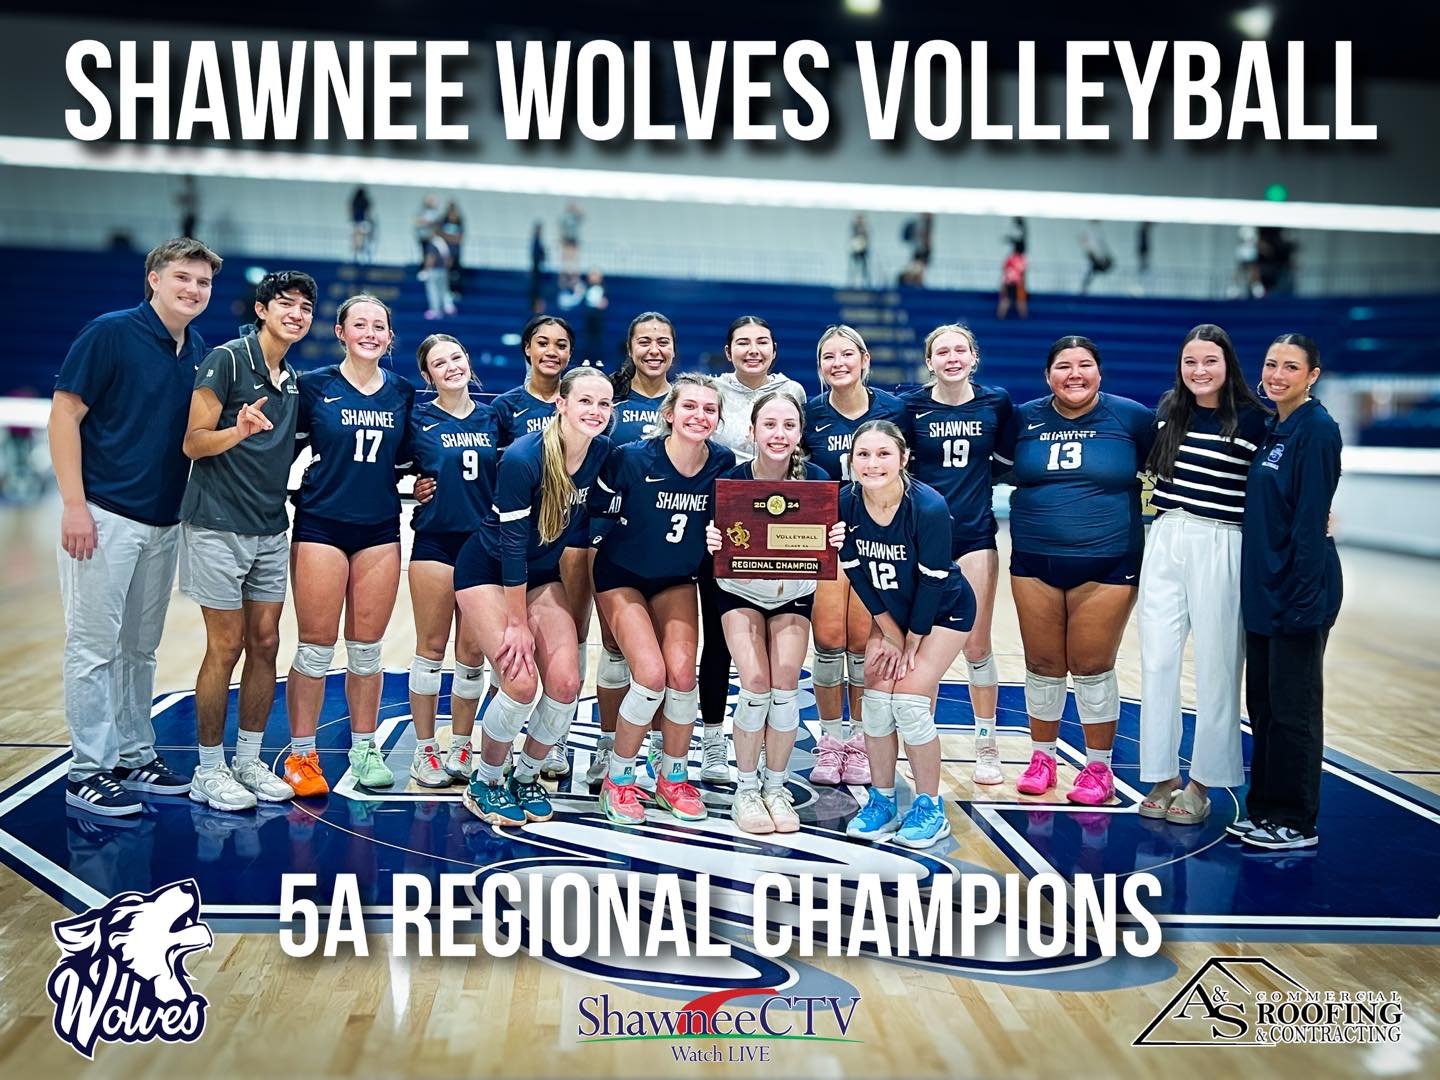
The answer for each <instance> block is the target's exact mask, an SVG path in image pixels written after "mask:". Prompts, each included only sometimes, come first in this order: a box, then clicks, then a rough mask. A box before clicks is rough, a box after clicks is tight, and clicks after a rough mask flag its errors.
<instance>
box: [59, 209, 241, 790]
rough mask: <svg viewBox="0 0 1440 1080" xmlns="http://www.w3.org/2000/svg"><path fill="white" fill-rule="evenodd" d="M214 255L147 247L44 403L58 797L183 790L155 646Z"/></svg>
mask: <svg viewBox="0 0 1440 1080" xmlns="http://www.w3.org/2000/svg"><path fill="white" fill-rule="evenodd" d="M219 270H220V256H218V255H216V254H215V253H214V252H213V251H211V250H210V249H209V248H207V247H206V246H205V245H204V244H202V243H200V242H199V241H197V240H191V239H189V238H186V237H181V238H179V239H175V240H170V241H167V242H166V243H164V244H161V245H160V246H159V247H157V248H155V249H154V250H153V251H151V252H150V254H149V255H147V256H146V257H145V302H144V303H142V304H140V305H139V306H138V307H136V308H132V309H131V310H129V311H114V312H110V313H109V314H108V315H101V316H100V317H99V318H97V319H95V320H93V321H92V322H91V323H90V324H89V325H88V326H86V327H85V329H84V330H82V331H81V332H80V336H79V337H78V338H76V339H75V343H74V344H73V345H72V346H71V347H70V352H69V354H68V355H67V356H66V357H65V362H64V364H63V365H61V368H60V375H59V377H58V378H57V379H56V380H55V396H54V400H53V401H52V403H51V407H50V457H51V460H52V461H53V463H54V466H55V479H56V482H57V484H58V486H59V488H60V497H61V499H62V500H63V502H64V510H63V512H62V514H61V517H60V550H59V562H60V593H61V597H62V599H63V602H64V606H65V662H64V677H65V721H66V723H67V724H69V726H70V744H71V751H72V755H73V756H72V759H71V762H70V774H69V776H70V782H69V784H68V785H67V788H66V793H65V800H66V802H68V803H70V804H71V805H73V806H78V807H81V808H83V809H86V810H89V811H91V812H93V813H97V814H103V815H107V816H111V817H116V816H123V815H126V814H138V813H139V812H140V803H139V802H138V801H137V800H136V798H135V796H134V795H133V794H131V792H141V793H145V794H155V795H185V794H186V793H187V792H188V791H189V790H190V778H189V777H187V776H178V775H176V774H175V773H173V772H171V771H170V770H169V769H168V768H166V766H165V763H164V761H162V760H161V759H160V758H159V757H158V756H157V755H156V753H155V729H154V728H153V727H152V726H151V724H150V698H151V692H152V690H153V688H154V684H155V649H156V647H157V646H158V645H159V644H160V634H161V631H162V630H163V629H164V627H165V610H166V608H167V607H169V604H170V588H171V585H172V583H173V582H174V580H175V560H176V551H177V545H178V541H179V538H180V532H179V529H177V528H176V526H177V525H178V523H179V521H180V500H181V498H182V496H183V495H184V492H185V479H186V477H187V475H188V474H189V471H190V462H189V461H188V460H187V459H186V457H185V455H184V453H182V452H181V449H180V445H181V442H182V441H183V440H184V437H185V422H186V417H187V415H188V414H189V411H190V391H191V387H192V386H193V384H194V381H195V371H196V369H197V368H198V367H199V365H200V361H201V359H203V358H204V356H205V343H204V342H203V341H202V340H201V339H200V335H199V334H198V333H197V332H195V331H194V330H192V329H190V323H191V322H192V320H194V319H195V318H196V317H198V316H199V315H200V314H201V312H203V311H204V310H205V307H206V305H208V304H209V303H210V288H211V283H212V281H213V279H214V275H215V274H216V273H218V272H219Z"/></svg>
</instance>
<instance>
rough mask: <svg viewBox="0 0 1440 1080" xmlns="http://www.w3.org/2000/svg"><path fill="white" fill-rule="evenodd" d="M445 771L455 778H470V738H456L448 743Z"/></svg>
mask: <svg viewBox="0 0 1440 1080" xmlns="http://www.w3.org/2000/svg"><path fill="white" fill-rule="evenodd" d="M445 771H446V772H447V773H449V774H450V775H451V776H453V777H454V778H455V779H456V780H469V779H470V740H469V739H456V740H452V741H451V743H450V752H449V753H448V754H446V755H445Z"/></svg>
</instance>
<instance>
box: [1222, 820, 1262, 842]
mask: <svg viewBox="0 0 1440 1080" xmlns="http://www.w3.org/2000/svg"><path fill="white" fill-rule="evenodd" d="M1260 825H1261V822H1258V821H1251V820H1250V819H1249V818H1248V817H1242V818H1240V819H1239V820H1238V821H1232V822H1231V823H1230V824H1229V825H1226V826H1225V831H1226V832H1227V833H1229V834H1230V835H1231V836H1234V837H1237V838H1240V837H1243V836H1244V835H1245V834H1246V833H1251V832H1254V831H1255V830H1256V828H1258V827H1259V826H1260Z"/></svg>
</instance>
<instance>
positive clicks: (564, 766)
mask: <svg viewBox="0 0 1440 1080" xmlns="http://www.w3.org/2000/svg"><path fill="white" fill-rule="evenodd" d="M569 743H570V736H569V735H561V736H560V741H559V742H557V743H556V744H555V745H554V746H552V747H550V752H549V753H548V754H546V755H545V760H544V762H543V763H541V765H540V775H541V776H543V777H544V778H545V779H546V780H559V779H560V778H561V777H562V776H569V775H570V759H569V758H568V757H566V756H565V750H566V747H567V746H568V745H569Z"/></svg>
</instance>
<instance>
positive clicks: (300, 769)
mask: <svg viewBox="0 0 1440 1080" xmlns="http://www.w3.org/2000/svg"><path fill="white" fill-rule="evenodd" d="M285 782H286V783H287V784H289V785H290V786H291V787H292V788H294V789H295V794H296V795H299V796H301V797H302V798H303V797H305V796H307V795H324V794H325V793H326V792H328V791H329V790H330V785H329V784H327V783H326V782H325V774H324V773H323V772H321V771H320V755H319V754H317V753H315V751H314V750H311V751H310V753H308V754H306V755H304V756H303V757H302V756H301V755H299V754H291V755H290V756H289V757H287V758H286V759H285Z"/></svg>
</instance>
